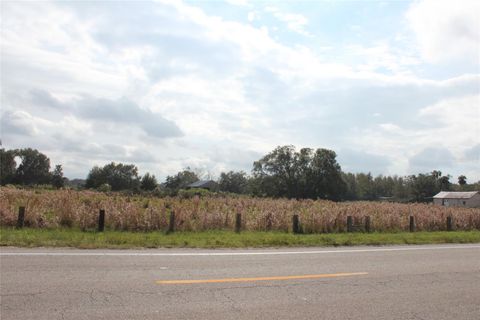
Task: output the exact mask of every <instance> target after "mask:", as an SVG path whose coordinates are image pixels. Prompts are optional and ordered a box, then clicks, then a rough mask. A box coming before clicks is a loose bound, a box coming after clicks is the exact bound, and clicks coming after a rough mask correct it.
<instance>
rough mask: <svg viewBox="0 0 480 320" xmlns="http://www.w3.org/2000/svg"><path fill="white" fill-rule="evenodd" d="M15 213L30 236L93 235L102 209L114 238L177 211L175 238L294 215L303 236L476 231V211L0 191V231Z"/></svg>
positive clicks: (159, 223) (283, 224) (479, 213)
mask: <svg viewBox="0 0 480 320" xmlns="http://www.w3.org/2000/svg"><path fill="white" fill-rule="evenodd" d="M20 206H24V207H25V208H26V215H25V226H27V227H31V228H57V227H73V228H79V229H80V230H94V229H95V228H96V226H97V222H98V212H99V210H100V209H104V210H105V212H106V221H105V225H106V228H107V229H109V230H119V231H123V230H128V231H154V230H166V229H167V228H168V223H169V215H170V210H174V211H175V216H176V220H175V230H178V231H207V230H232V229H233V228H234V224H235V216H236V214H237V213H241V214H242V230H247V231H266V230H272V231H291V229H292V216H293V215H294V214H298V215H299V218H300V224H301V227H302V229H303V232H304V233H332V232H344V231H346V220H347V216H353V219H354V221H355V223H356V224H358V225H362V224H363V222H364V217H365V216H370V219H371V224H372V231H375V232H398V231H407V230H408V229H409V216H414V217H415V221H416V230H418V231H441V230H446V223H445V221H446V218H447V216H452V217H453V223H454V229H455V230H467V231H468V230H475V229H476V230H479V229H480V209H467V208H444V207H438V206H433V205H431V204H397V203H381V202H344V203H335V202H330V201H323V200H317V201H313V200H300V201H297V200H286V199H259V198H247V197H220V196H218V197H201V198H199V197H194V198H192V199H181V198H155V197H140V196H130V197H129V196H123V195H120V194H111V195H107V194H104V193H98V192H93V191H73V190H59V191H41V190H21V189H15V188H1V189H0V226H2V227H8V226H14V225H15V224H16V221H17V216H18V208H19V207H20ZM168 207H169V208H168Z"/></svg>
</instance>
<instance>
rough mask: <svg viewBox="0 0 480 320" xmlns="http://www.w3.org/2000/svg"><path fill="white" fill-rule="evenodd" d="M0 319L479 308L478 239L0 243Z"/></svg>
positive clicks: (400, 315) (403, 313)
mask: <svg viewBox="0 0 480 320" xmlns="http://www.w3.org/2000/svg"><path fill="white" fill-rule="evenodd" d="M0 267H1V270H0V276H1V277H0V294H1V309H0V312H1V313H0V315H1V319H2V320H9V319H49V320H50V319H115V320H119V319H262V320H265V319H402V320H403V319H436V320H440V319H449V320H450V319H455V320H460V319H472V320H478V319H480V245H479V244H476V245H431V246H401V247H397V246H391V247H354V248H345V247H344V248H296V249H285V248H283V249H262V250H260V249H251V250H226V249H225V250H194V249H185V250H180V249H160V250H75V249H47V248H38V249H20V248H0Z"/></svg>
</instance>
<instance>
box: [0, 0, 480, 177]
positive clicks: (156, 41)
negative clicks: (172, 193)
mask: <svg viewBox="0 0 480 320" xmlns="http://www.w3.org/2000/svg"><path fill="white" fill-rule="evenodd" d="M1 5H2V10H1V15H2V16H1V18H2V28H1V31H2V33H1V37H2V41H1V50H2V51H1V67H2V70H1V75H2V78H1V88H2V102H1V111H0V112H1V113H0V114H1V138H2V143H3V146H4V147H6V148H24V147H33V148H37V149H39V150H40V151H42V152H44V153H46V154H47V155H48V156H50V158H51V160H52V163H53V164H62V165H63V167H64V172H65V175H66V176H67V177H70V178H77V177H79V178H82V177H85V176H86V174H87V173H88V171H89V169H90V168H91V167H92V166H93V165H103V164H105V163H108V162H110V161H116V162H128V163H135V164H136V165H137V166H138V167H139V168H140V171H141V173H144V172H147V171H148V172H151V173H153V174H155V175H157V177H159V178H160V179H163V178H164V177H165V176H166V175H169V174H174V173H176V172H177V171H179V170H181V169H183V168H185V167H187V166H189V167H192V168H197V169H199V170H200V171H202V172H204V173H208V174H210V175H213V176H218V175H219V173H220V172H221V171H225V170H245V171H247V172H249V171H250V170H251V167H252V163H253V161H255V160H258V159H259V158H260V157H261V156H262V155H264V154H266V153H267V152H269V151H271V150H272V149H273V148H275V147H276V146H278V145H286V144H293V145H295V146H297V147H298V148H300V147H312V148H320V147H322V148H329V149H333V150H335V151H336V152H337V154H338V161H339V163H340V165H341V166H342V169H343V170H345V171H349V172H372V173H373V174H375V175H376V174H389V175H392V174H397V175H407V174H412V173H421V172H429V171H431V170H434V169H435V170H441V171H442V172H444V173H445V174H446V173H449V174H451V175H452V176H453V179H452V180H454V181H456V177H457V176H458V175H460V174H465V175H466V176H467V179H468V181H469V182H474V181H477V180H479V179H480V159H479V156H480V138H479V137H480V70H479V57H480V51H479V50H480V47H479V46H480V45H479V39H480V34H479V33H480V31H479V30H480V25H479V21H480V16H479V13H478V12H480V2H478V1H430V0H427V1H304V2H302V1H281V2H279V1H257V2H255V1H241V0H231V1H225V2H220V1H183V2H182V1H155V2H113V1H105V2H99V1H97V2H2V4H1Z"/></svg>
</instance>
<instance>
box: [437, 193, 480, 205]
mask: <svg viewBox="0 0 480 320" xmlns="http://www.w3.org/2000/svg"><path fill="white" fill-rule="evenodd" d="M433 204H436V205H439V206H446V207H466V208H480V192H479V191H471V192H457V191H442V192H440V193H438V194H436V195H435V196H433Z"/></svg>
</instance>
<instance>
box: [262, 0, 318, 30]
mask: <svg viewBox="0 0 480 320" xmlns="http://www.w3.org/2000/svg"><path fill="white" fill-rule="evenodd" d="M265 11H267V12H270V13H271V14H273V16H274V17H275V18H277V19H278V20H279V21H282V22H285V23H286V24H287V27H288V29H290V30H292V31H293V32H296V33H298V34H301V35H303V36H308V37H311V36H312V34H311V33H309V32H308V31H306V30H305V27H306V26H307V25H308V19H307V17H305V16H304V15H301V14H298V13H291V12H282V11H281V10H280V9H278V8H276V7H270V6H269V7H265Z"/></svg>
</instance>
